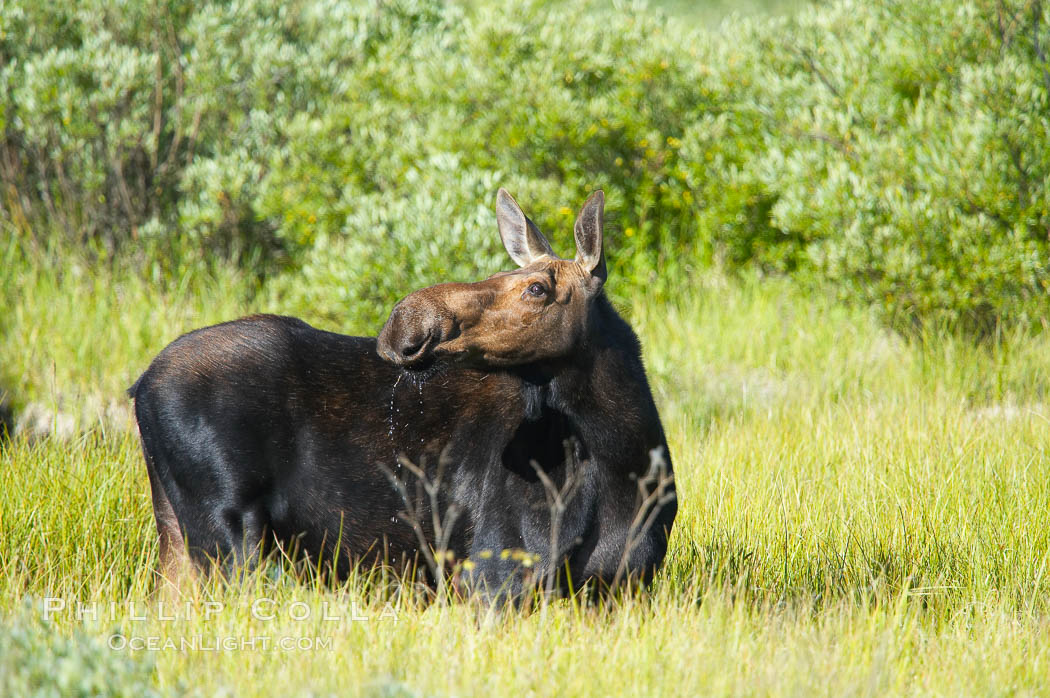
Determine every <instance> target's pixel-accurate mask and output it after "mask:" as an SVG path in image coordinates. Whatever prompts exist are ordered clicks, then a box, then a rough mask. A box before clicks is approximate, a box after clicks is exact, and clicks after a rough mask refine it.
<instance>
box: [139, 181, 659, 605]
mask: <svg viewBox="0 0 1050 698" xmlns="http://www.w3.org/2000/svg"><path fill="white" fill-rule="evenodd" d="M603 209H604V196H603V194H602V193H601V192H596V193H595V194H593V195H592V196H591V197H590V198H589V199H588V200H587V202H586V204H584V207H583V209H582V211H581V212H580V215H579V218H578V219H577V221H576V226H575V238H576V245H577V255H576V257H575V259H573V260H565V259H561V258H559V257H558V256H557V255H555V254H554V252H553V250H552V249H551V246H550V244H549V243H548V242H547V240H546V239H545V238H544V237H543V235H542V234H541V233H540V232H539V230H538V229H537V228H536V227H535V225H534V224H533V223H532V221H530V220H529V219H528V218H527V217H526V216H525V214H524V213H522V211H521V209H520V208H519V207H518V205H517V203H516V202H515V201H514V199H513V198H511V196H510V195H509V194H508V193H507V192H506V191H504V190H502V189H501V190H500V191H499V195H498V197H497V221H498V224H499V232H500V236H501V237H502V239H503V243H504V246H505V247H506V249H507V251H508V252H509V254H510V256H511V258H512V259H513V260H514V261H515V262H516V263H517V264H518V266H519V268H518V269H516V270H513V271H507V272H501V273H499V274H496V275H494V276H492V277H490V278H488V279H486V280H484V281H479V282H477V283H470V284H456V283H448V284H439V285H437V286H431V287H429V288H424V289H421V290H419V291H416V292H415V293H412V294H410V295H409V296H407V297H406V298H404V299H403V300H402V301H401V302H399V303H398V304H397V305H396V306H395V307H394V309H393V311H392V312H391V314H390V317H389V319H388V320H387V322H386V325H385V326H384V327H383V329H382V332H381V333H380V335H379V337H378V339H372V338H363V337H349V336H345V335H340V334H334V333H330V332H324V331H321V330H317V329H314V328H313V327H311V326H309V325H307V324H306V323H304V322H302V321H300V320H296V319H293V318H286V317H277V316H269V315H259V316H253V317H248V318H244V319H241V320H236V321H233V322H228V323H224V324H221V325H216V326H213V327H207V328H204V329H200V330H196V331H194V332H191V333H189V334H186V335H184V336H182V337H180V338H179V339H177V340H175V341H174V342H172V344H170V345H169V346H168V347H167V348H166V349H164V351H162V352H161V353H160V354H159V355H158V356H157V357H156V359H154V361H153V363H152V364H151V365H150V367H149V369H148V370H147V371H146V372H145V373H144V374H143V375H142V376H141V377H140V378H139V380H138V381H136V383H135V385H133V386H132V388H131V389H130V391H129V392H130V394H131V395H132V397H134V399H135V416H136V419H137V421H138V424H139V430H140V433H141V437H142V445H143V451H144V454H145V460H146V466H147V471H148V473H149V478H150V485H151V489H152V496H153V507H154V513H155V516H156V521H157V529H158V532H159V534H160V561H159V565H160V567H159V570H160V572H161V574H162V575H164V576H165V577H167V578H168V579H174V578H176V577H177V576H178V574H179V570H180V569H182V567H183V564H184V563H185V562H187V557H186V553H187V552H188V553H189V560H192V561H193V562H194V563H195V564H196V565H198V566H203V565H206V564H208V562H209V560H215V561H218V562H219V563H220V564H222V565H223V566H224V567H226V568H227V569H231V568H235V567H238V566H243V565H251V564H252V563H253V561H254V560H255V559H257V557H258V555H259V553H260V551H261V549H263V548H265V547H266V546H267V544H268V543H270V542H272V541H274V540H276V541H277V542H278V543H280V544H282V545H285V546H288V547H291V548H294V549H297V550H298V551H300V552H302V553H304V554H305V555H307V556H308V557H309V558H310V559H314V560H317V559H321V560H324V561H327V562H329V563H332V562H334V563H335V567H336V571H337V572H338V573H339V574H345V573H346V572H347V571H348V569H349V566H350V565H352V564H356V563H362V562H364V563H369V564H371V563H376V562H386V563H388V564H395V565H405V564H410V563H411V562H412V561H414V560H416V558H417V556H421V557H423V558H425V559H427V560H429V561H431V562H433V561H434V560H435V557H434V556H433V555H432V551H433V550H434V549H439V550H441V551H447V552H448V553H449V554H450V555H452V556H454V557H455V558H456V559H458V560H465V559H469V564H464V565H463V566H462V569H463V570H464V572H463V574H462V576H461V579H460V581H461V582H462V583H463V584H464V585H465V586H467V587H469V588H475V589H483V590H484V591H485V592H486V593H487V594H489V595H494V594H498V593H506V594H509V595H512V596H513V595H515V594H518V593H520V592H521V591H522V590H523V589H524V588H526V585H527V584H529V583H530V582H531V583H536V582H537V581H538V580H545V581H546V582H547V584H548V588H551V586H552V585H555V584H556V585H557V586H558V587H560V588H562V589H564V588H565V586H566V584H567V583H568V580H571V581H572V583H573V584H574V585H576V586H579V585H580V584H582V583H583V582H586V581H595V582H597V583H598V584H599V585H605V586H608V585H615V584H617V583H618V582H620V581H622V580H624V579H627V578H629V577H637V578H640V579H642V580H648V579H649V578H650V577H651V575H652V573H653V572H654V571H655V570H656V568H657V567H658V566H659V565H660V564H661V562H662V561H663V558H664V555H665V552H666V549H667V537H668V535H669V533H670V530H671V525H672V523H673V521H674V517H675V512H676V508H677V504H676V502H675V490H674V483H673V477H672V475H671V464H670V457H669V454H668V451H667V444H666V440H665V438H664V433H663V428H662V426H661V424H660V419H659V415H658V414H657V411H656V407H655V405H654V403H653V399H652V395H651V393H650V390H649V385H648V383H647V381H646V377H645V371H644V368H643V366H642V361H641V352H640V346H639V343H638V340H637V338H636V337H635V334H634V332H633V331H632V330H631V328H630V327H629V326H628V325H627V323H626V322H625V321H624V320H623V319H622V318H621V317H620V316H619V315H618V314H617V313H616V311H615V310H614V309H613V307H612V305H611V304H610V303H609V301H608V300H607V299H606V297H605V295H604V293H603V290H602V289H603V285H604V283H605V280H606V265H605V257H604V253H603V250H602V221H603ZM505 551H520V552H517V553H516V554H508V553H506V552H505ZM438 560H439V561H440V560H441V558H440V557H439V558H438ZM562 572H567V573H568V574H561V573H562ZM438 573H439V574H440V572H438ZM555 580H556V581H555Z"/></svg>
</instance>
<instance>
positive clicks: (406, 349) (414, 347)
mask: <svg viewBox="0 0 1050 698" xmlns="http://www.w3.org/2000/svg"><path fill="white" fill-rule="evenodd" d="M428 339H430V335H422V336H420V337H416V338H414V339H413V340H411V341H409V342H405V344H404V345H403V346H402V347H401V356H403V357H405V358H406V359H407V358H411V357H413V356H415V355H416V354H418V353H419V352H420V351H421V350H422V349H423V345H425V344H426V343H427V340H428Z"/></svg>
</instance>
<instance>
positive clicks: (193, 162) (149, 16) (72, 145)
mask: <svg viewBox="0 0 1050 698" xmlns="http://www.w3.org/2000/svg"><path fill="white" fill-rule="evenodd" d="M1047 8H1050V4H1048V5H1046V6H1045V7H1044V3H1042V2H1038V1H1037V2H1031V1H1027V2H1021V0H1015V1H1014V2H997V3H993V2H991V0H970V1H968V2H955V1H954V0H932V1H931V2H927V3H907V2H896V1H895V0H879V1H878V2H874V3H870V2H859V1H858V0H840V1H839V2H837V3H836V4H834V5H830V6H824V7H820V8H816V9H810V10H807V11H804V12H802V13H800V14H798V15H797V16H795V17H789V18H781V19H765V20H761V21H751V20H744V19H740V18H736V19H731V20H729V21H727V22H725V23H723V25H722V26H721V27H720V28H719V29H718V30H717V31H693V32H690V31H689V28H688V27H683V26H681V22H676V21H671V20H669V19H667V18H666V17H663V16H661V15H660V14H659V13H656V12H653V11H650V10H648V9H647V8H646V7H645V6H643V5H635V6H617V7H616V8H613V9H608V8H605V7H604V6H602V5H597V4H594V5H582V6H581V5H577V4H575V3H573V4H570V3H557V2H539V1H537V2H531V3H526V4H524V5H523V6H518V7H515V9H514V10H513V12H511V11H509V10H507V9H506V8H505V7H504V6H503V5H498V4H492V5H486V4H482V5H481V6H480V7H478V8H476V9H474V10H472V11H470V12H469V13H468V12H466V11H465V10H463V9H462V8H460V7H459V6H457V5H455V4H451V3H443V2H440V1H439V0H398V1H396V2H383V3H368V4H365V3H356V2H347V1H345V0H302V1H301V2H297V3H291V4H283V5H275V4H273V3H269V2H263V1H262V0H245V2H240V3H236V4H233V5H231V4H227V3H219V2H211V3H189V2H183V1H181V0H169V1H168V2H166V3H161V4H159V5H149V6H142V5H140V4H139V3H123V4H113V3H103V2H99V1H98V0H91V1H90V2H84V3H77V4H71V3H58V2H56V1H55V0H48V1H46V2H29V1H28V0H16V1H15V2H11V3H5V4H4V6H3V7H2V8H0V61H2V63H0V128H2V131H3V138H2V139H0V182H2V184H3V185H4V186H3V192H2V194H0V200H2V202H3V219H4V222H5V223H6V224H7V225H8V227H9V228H10V229H14V230H18V231H22V232H23V233H24V232H26V231H30V230H33V229H35V230H37V231H43V232H38V233H37V234H38V235H50V234H52V231H53V230H55V229H58V230H61V231H64V233H63V234H64V235H66V236H67V237H71V238H73V239H74V240H91V241H95V242H99V241H100V242H102V243H105V244H106V245H107V246H108V247H109V248H124V249H130V250H133V251H135V252H136V253H137V254H138V255H140V256H145V257H146V258H147V259H150V260H157V259H168V258H172V257H174V258H176V259H175V261H176V262H177V261H179V260H182V261H183V262H187V263H195V260H197V259H199V258H200V257H201V256H212V255H214V254H216V253H218V254H221V255H227V256H232V257H234V258H239V259H241V262H242V264H246V265H251V268H253V269H254V268H258V269H259V270H260V271H261V272H265V271H269V270H273V269H275V268H278V269H282V270H283V273H281V274H279V275H278V278H277V279H276V280H273V281H272V282H270V284H269V290H270V292H271V293H272V294H273V295H272V296H271V297H272V298H273V299H274V303H275V304H278V305H280V306H281V307H282V308H283V309H287V310H296V309H300V310H301V309H309V310H310V311H311V312H313V313H317V314H321V315H324V316H327V317H339V318H345V320H346V321H347V322H348V323H350V324H355V323H363V324H368V325H370V324H373V323H374V322H376V321H378V319H379V318H381V316H382V315H383V313H384V312H385V309H386V308H388V307H389V304H390V303H391V302H392V301H393V300H395V299H396V298H398V297H399V296H401V295H403V294H404V293H405V292H406V291H407V290H409V289H411V288H413V287H415V286H418V285H421V284H427V283H433V282H435V281H439V280H444V279H459V280H463V279H470V278H475V277H477V276H478V275H480V274H482V273H485V272H487V271H491V270H492V269H493V268H494V267H496V266H503V265H504V264H505V262H504V261H503V257H502V255H501V254H499V252H498V249H497V247H498V246H497V244H496V243H497V239H496V237H495V228H494V225H493V220H492V215H491V213H490V209H491V201H492V197H493V195H494V190H495V188H496V187H497V186H498V185H501V184H502V185H504V186H507V187H508V188H510V189H511V190H512V191H513V192H515V193H516V194H517V195H518V196H519V198H520V199H521V201H522V203H523V204H524V206H525V208H526V209H527V210H528V211H529V212H530V213H532V214H533V215H534V217H535V218H536V219H537V222H538V223H539V224H540V226H541V227H542V228H543V229H545V230H547V231H549V232H550V233H551V234H552V236H553V238H554V241H555V245H556V247H557V248H558V249H559V251H561V252H562V253H563V254H569V253H571V236H570V235H569V230H570V228H571V222H572V216H573V214H574V208H575V207H576V206H577V205H578V204H579V202H581V201H582V200H583V198H584V197H585V196H586V194H587V193H589V191H590V190H592V189H595V188H598V187H603V188H604V189H605V190H606V193H607V195H608V199H609V202H610V204H609V209H610V225H609V233H608V234H609V245H610V248H611V250H610V262H611V264H612V265H613V269H612V272H613V274H614V275H616V276H617V277H618V279H617V281H618V283H617V285H616V286H614V287H613V288H615V289H618V292H620V293H630V292H631V291H632V290H634V289H638V288H640V287H647V288H651V287H653V286H656V290H657V291H661V290H662V291H663V292H664V293H667V294H670V293H674V292H676V291H677V289H678V288H680V287H681V285H682V284H685V283H688V282H689V279H690V271H691V269H693V268H694V267H695V266H697V265H716V264H721V265H725V266H727V267H729V268H733V267H741V266H758V267H760V268H762V269H766V270H770V271H774V272H777V273H788V274H794V275H797V276H798V277H799V278H802V279H806V280H807V281H813V282H816V283H821V284H824V283H830V284H832V285H833V286H834V287H835V288H837V289H839V290H840V292H841V294H842V295H843V296H844V297H846V298H850V299H857V300H860V301H863V302H868V303H874V304H876V305H877V306H878V307H880V308H881V309H882V311H883V312H884V314H885V316H886V317H887V318H888V319H889V320H890V321H892V322H894V323H896V324H897V325H898V326H914V325H916V324H922V323H925V322H929V321H935V322H938V323H939V322H948V323H952V324H955V325H959V326H965V327H969V328H971V329H978V330H983V329H987V328H988V327H990V326H992V325H993V324H994V323H996V322H998V321H1001V320H1002V321H1007V322H1015V321H1021V322H1022V323H1028V324H1033V323H1037V322H1039V321H1043V320H1044V319H1045V307H1046V301H1047V287H1048V285H1050V261H1048V260H1050V240H1048V234H1047V230H1048V228H1050V212H1048V211H1050V202H1048V199H1047V197H1048V196H1050V194H1048V191H1050V188H1048V187H1047V184H1048V183H1050V150H1048V149H1047V148H1046V147H1045V144H1046V142H1047V135H1048V129H1050V110H1048V109H1047V107H1048V106H1050V67H1048V65H1047V61H1046V58H1045V56H1046V55H1047V48H1046V47H1047V46H1048V45H1050V29H1048V27H1050V9H1047ZM244 252H250V253H251V254H243V253H244ZM267 261H269V262H270V264H265V263H264V262H267ZM273 262H282V264H281V265H280V266H278V267H275V266H274V264H273ZM167 263H168V262H167V261H165V262H164V264H167Z"/></svg>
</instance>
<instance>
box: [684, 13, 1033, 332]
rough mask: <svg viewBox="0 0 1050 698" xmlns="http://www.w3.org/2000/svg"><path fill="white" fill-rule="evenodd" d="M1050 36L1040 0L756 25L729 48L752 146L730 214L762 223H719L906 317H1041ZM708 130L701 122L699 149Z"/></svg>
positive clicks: (722, 236)
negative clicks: (743, 194) (741, 196)
mask: <svg viewBox="0 0 1050 698" xmlns="http://www.w3.org/2000/svg"><path fill="white" fill-rule="evenodd" d="M1047 44H1050V11H1048V10H1047V9H1045V8H1043V7H1042V3H1040V2H1034V3H1032V2H1024V3H1002V2H999V3H993V2H987V1H983V0H982V1H979V2H964V3H956V2H927V3H908V2H896V1H891V0H885V1H883V2H878V3H860V2H840V3H838V4H836V5H834V6H832V7H830V8H821V9H819V10H810V11H808V12H805V13H803V14H801V15H800V16H798V17H796V18H793V19H789V20H782V21H777V22H772V23H763V24H760V25H750V26H748V27H747V28H746V29H744V30H742V32H741V36H738V37H737V41H736V42H734V44H732V45H730V44H724V45H722V46H721V47H720V52H719V53H718V58H719V60H720V62H721V65H722V66H723V70H722V73H723V77H722V79H723V81H724V84H725V85H727V87H728V89H730V90H732V91H733V92H734V93H735V97H734V98H733V99H734V103H735V104H736V105H737V112H736V113H737V114H739V115H740V116H741V117H742V118H741V119H740V120H739V121H738V123H737V124H736V125H735V129H736V133H735V134H733V135H734V136H735V139H736V142H737V143H739V142H740V141H743V149H744V150H745V151H746V152H745V154H743V155H741V154H737V155H736V160H735V162H736V163H739V169H738V170H736V171H735V172H734V174H735V176H734V178H733V180H732V181H733V184H734V185H735V186H737V187H739V189H740V190H742V191H744V192H747V193H748V197H749V199H747V200H743V201H741V200H740V199H739V198H738V199H737V200H734V199H732V198H730V197H721V198H720V201H719V204H718V206H719V207H720V208H722V207H725V205H726V204H729V206H728V207H725V208H723V210H722V212H721V213H719V214H718V215H719V216H720V217H721V219H722V220H726V221H733V220H736V221H740V220H748V219H756V218H757V219H758V220H760V221H764V222H766V221H767V225H766V226H763V225H758V226H752V227H750V228H748V227H747V226H740V225H736V226H721V227H717V228H714V229H713V230H714V232H715V236H714V239H715V240H717V242H718V243H719V244H721V245H722V246H723V248H724V249H725V250H726V251H727V255H728V256H729V257H730V258H731V259H732V260H733V261H745V260H757V261H758V262H760V263H761V264H763V265H766V266H768V267H772V268H775V269H780V270H786V271H796V270H799V269H805V270H808V271H811V272H815V273H816V275H817V276H818V277H819V278H820V279H826V280H830V281H832V282H833V283H835V284H836V285H838V287H839V288H840V289H841V290H842V291H843V293H844V294H846V295H848V296H851V297H859V298H863V299H865V300H868V301H871V302H874V303H876V304H877V305H880V306H881V307H882V308H883V309H884V310H885V311H886V313H887V315H889V316H890V317H891V318H892V319H894V320H896V321H898V322H900V323H906V324H911V323H914V322H918V321H923V320H931V319H938V320H948V321H950V322H952V323H956V324H962V325H964V326H968V327H970V328H972V329H977V330H983V329H987V328H989V327H990V326H992V325H993V324H994V323H995V322H996V321H997V319H1000V318H1006V319H1009V320H1017V319H1022V318H1025V317H1027V319H1028V320H1030V321H1043V322H1045V320H1046V309H1047V299H1048V296H1047V290H1048V288H1050V239H1048V235H1050V188H1048V187H1047V184H1048V183H1050V149H1048V148H1047V146H1046V144H1047V142H1048V135H1050V132H1048V131H1050V64H1048V63H1047V59H1046V55H1047V54H1046V46H1047ZM733 128H734V127H727V130H728V131H729V132H730V133H733ZM741 132H743V133H742V136H741V135H740V133H741ZM713 133H716V132H715V131H713V130H712V129H710V128H709V127H708V126H707V125H706V124H703V123H702V124H699V125H698V126H696V127H693V128H692V129H691V132H690V134H689V136H688V137H686V139H685V141H686V145H685V146H684V149H685V150H686V152H687V153H688V155H689V156H690V157H692V158H693V160H694V162H697V163H701V162H703V161H704V160H703V158H702V157H701V155H704V156H705V157H709V147H710V144H711V139H712V135H713ZM692 172H693V177H694V178H695V180H698V181H708V180H710V179H711V178H712V177H713V176H716V175H717V174H718V169H717V167H716V168H715V169H712V168H711V167H694V168H693V170H692ZM741 233H743V234H741Z"/></svg>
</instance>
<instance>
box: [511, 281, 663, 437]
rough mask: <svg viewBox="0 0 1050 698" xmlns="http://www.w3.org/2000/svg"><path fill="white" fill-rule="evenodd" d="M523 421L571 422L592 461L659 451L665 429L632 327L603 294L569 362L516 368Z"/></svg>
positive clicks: (591, 310)
mask: <svg viewBox="0 0 1050 698" xmlns="http://www.w3.org/2000/svg"><path fill="white" fill-rule="evenodd" d="M516 373H517V374H518V375H519V376H520V378H521V380H522V394H523V397H524V402H525V417H526V419H531V420H535V419H538V418H540V416H541V415H542V413H543V411H544V410H545V409H549V410H554V411H557V412H560V413H562V414H564V415H565V416H566V417H568V418H569V420H570V422H571V423H572V424H573V426H574V428H575V429H576V431H578V432H579V436H580V437H581V438H582V439H583V440H584V441H585V442H587V446H588V448H589V449H591V450H592V451H595V452H596V453H595V455H599V456H600V455H601V452H603V451H604V452H607V453H610V454H614V453H616V452H617V451H621V452H623V453H626V452H636V451H638V450H639V449H643V450H647V449H650V448H655V447H656V446H659V445H662V444H663V442H664V435H663V429H662V427H661V426H660V420H659V416H658V414H657V411H656V406H655V404H654V402H653V399H652V394H651V392H650V390H649V384H648V382H647V380H646V377H645V369H644V367H643V365H642V359H641V346H640V344H639V341H638V338H637V336H636V335H635V334H634V331H633V330H632V329H631V327H630V325H628V324H627V322H626V321H625V320H624V319H623V318H622V317H620V315H619V313H617V312H616V310H615V309H614V308H613V306H612V304H611V303H610V302H609V300H608V299H607V298H606V297H605V294H601V295H600V296H599V297H598V298H596V299H595V300H594V302H593V305H592V307H591V309H590V314H589V317H588V323H587V329H586V332H585V333H584V336H583V337H582V338H581V341H580V342H579V344H578V346H577V348H576V349H575V350H574V351H573V352H572V353H571V354H570V355H568V356H566V357H563V358H560V359H557V360H553V361H546V362H539V363H536V364H530V365H528V366H523V367H520V368H519V369H518V370H517V371H516Z"/></svg>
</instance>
